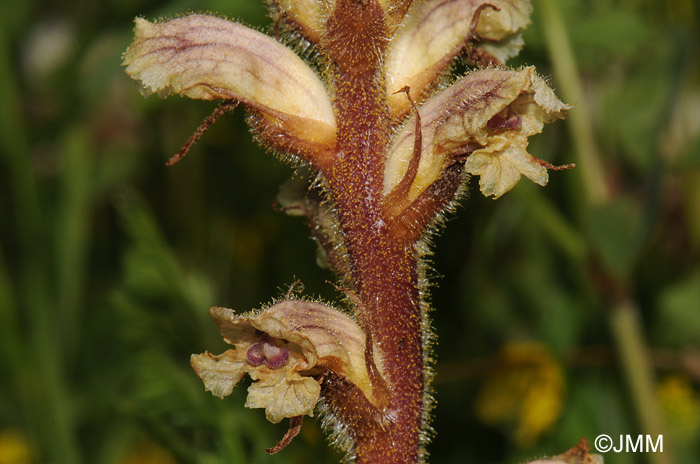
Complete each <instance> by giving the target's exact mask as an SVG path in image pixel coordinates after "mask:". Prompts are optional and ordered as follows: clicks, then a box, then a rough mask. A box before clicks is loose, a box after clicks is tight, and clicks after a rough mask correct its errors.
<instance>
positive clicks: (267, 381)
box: [245, 371, 321, 424]
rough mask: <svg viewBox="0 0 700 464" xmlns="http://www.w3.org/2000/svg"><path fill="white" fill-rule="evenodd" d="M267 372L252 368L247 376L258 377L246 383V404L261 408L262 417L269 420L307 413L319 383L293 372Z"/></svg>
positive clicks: (309, 413)
mask: <svg viewBox="0 0 700 464" xmlns="http://www.w3.org/2000/svg"><path fill="white" fill-rule="evenodd" d="M276 374H277V375H275V374H272V375H270V374H269V373H265V372H264V371H252V372H251V373H250V376H251V378H252V379H253V380H258V381H257V382H254V383H253V384H251V386H250V387H248V398H247V399H246V403H245V407H246V408H265V417H267V420H269V421H270V422H272V423H275V424H276V423H277V422H280V421H281V420H282V419H286V418H291V417H296V416H304V415H309V416H313V415H314V414H313V412H314V407H316V403H317V402H318V399H319V397H320V395H321V385H319V383H318V382H317V381H316V380H314V379H313V378H311V377H302V376H301V375H299V374H297V373H287V374H286V375H285V373H284V372H279V373H276Z"/></svg>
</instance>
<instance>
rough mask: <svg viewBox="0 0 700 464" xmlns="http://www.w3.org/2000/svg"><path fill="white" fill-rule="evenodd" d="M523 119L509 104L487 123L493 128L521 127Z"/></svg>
mask: <svg viewBox="0 0 700 464" xmlns="http://www.w3.org/2000/svg"><path fill="white" fill-rule="evenodd" d="M522 122H523V120H522V119H521V118H520V116H518V114H517V113H515V112H514V111H513V110H511V109H510V107H509V106H507V107H506V108H505V109H504V110H503V111H501V112H500V113H498V114H497V115H495V116H494V117H492V118H491V119H489V122H487V123H486V125H487V126H488V127H490V128H491V129H519V128H520V125H521V124H522Z"/></svg>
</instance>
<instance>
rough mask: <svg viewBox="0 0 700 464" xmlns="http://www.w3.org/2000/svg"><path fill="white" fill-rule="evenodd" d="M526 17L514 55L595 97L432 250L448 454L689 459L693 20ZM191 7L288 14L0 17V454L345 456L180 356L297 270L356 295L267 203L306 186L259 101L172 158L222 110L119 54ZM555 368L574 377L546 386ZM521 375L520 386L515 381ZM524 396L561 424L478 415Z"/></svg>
mask: <svg viewBox="0 0 700 464" xmlns="http://www.w3.org/2000/svg"><path fill="white" fill-rule="evenodd" d="M534 3H535V14H534V16H533V25H532V26H531V27H530V28H529V29H528V30H527V32H526V34H525V41H526V48H525V50H524V51H523V53H522V54H521V56H520V57H518V58H517V60H516V62H515V63H514V64H515V65H520V64H526V63H527V64H534V65H536V66H537V68H538V70H539V72H540V73H541V74H543V75H546V76H551V83H552V85H553V87H554V88H556V89H557V90H558V92H559V94H560V95H562V97H563V98H564V99H565V100H567V101H569V102H571V103H575V104H577V106H576V107H575V108H574V109H573V110H572V111H571V118H570V119H568V120H567V121H565V122H560V123H556V124H554V125H551V126H548V127H546V128H545V133H544V134H543V135H541V136H538V137H536V138H535V139H534V140H533V141H532V142H531V152H532V153H534V154H535V155H537V156H540V157H541V158H544V159H546V160H548V161H551V162H553V163H561V164H563V163H569V162H577V163H578V164H579V165H578V167H577V169H576V170H574V171H568V172H563V173H553V174H551V181H550V185H549V186H547V187H546V188H544V189H542V188H539V187H537V186H534V185H530V184H529V183H528V182H527V181H523V182H521V183H520V184H519V185H518V186H517V187H516V188H515V189H514V190H513V191H512V192H510V193H509V194H507V195H506V196H505V197H504V198H503V199H501V200H499V201H497V202H492V201H491V200H489V199H485V198H483V197H481V196H480V194H478V191H477V189H476V188H475V182H474V181H472V182H470V186H469V192H470V194H469V195H468V198H466V199H464V200H463V201H462V202H461V205H462V206H461V207H460V208H459V212H458V214H457V215H456V217H455V218H453V219H452V220H450V221H449V222H448V223H447V225H446V227H445V228H444V231H443V232H442V234H441V235H439V236H436V237H434V239H433V241H434V242H435V249H436V254H435V255H434V256H433V258H432V269H433V271H432V275H431V281H432V282H433V283H434V285H433V287H432V292H433V297H432V301H433V305H434V307H435V310H434V312H433V313H432V315H433V318H434V322H435V327H436V332H437V334H438V338H439V344H438V345H436V347H435V352H436V357H437V360H438V362H437V372H438V374H437V379H436V391H437V393H436V398H437V405H436V409H435V420H434V427H435V429H436V430H437V436H436V438H435V440H434V442H433V444H432V445H431V448H430V450H431V454H432V462H435V463H451V462H455V463H463V462H474V463H482V464H483V463H502V462H503V463H504V462H522V461H523V460H525V459H527V458H532V457H536V456H541V455H544V454H553V453H557V452H561V451H563V450H565V449H567V448H569V447H571V446H573V445H574V444H575V443H576V442H577V441H578V440H579V439H580V438H581V437H582V436H586V437H588V439H589V440H590V441H591V442H592V440H593V439H594V438H595V436H597V435H598V434H601V433H606V434H609V435H611V436H613V437H617V436H618V435H619V434H634V435H636V434H639V433H663V434H664V438H665V440H664V445H665V448H664V453H663V454H645V453H621V454H612V453H609V454H607V455H606V463H613V464H624V463H636V462H656V463H663V462H666V463H670V462H677V463H691V462H698V461H699V460H700V400H698V391H699V384H700V259H698V258H699V257H700V137H699V134H700V50H699V49H700V28H699V26H700V17H699V15H700V7H699V6H698V5H697V4H696V3H695V2H694V1H693V0H668V1H664V2H656V1H652V0H638V1H633V0H587V1H584V0H561V1H557V0H538V1H535V2H534ZM190 11H208V12H216V13H218V14H221V15H225V16H227V17H230V18H235V19H238V20H240V21H242V22H243V23H246V24H249V25H252V26H254V27H258V28H265V27H269V26H268V20H267V17H266V12H265V10H264V9H263V7H262V6H261V5H258V4H257V2H254V1H252V0H177V1H169V2H162V1H147V0H127V1H116V0H107V1H104V2H89V1H78V0H73V1H72V2H70V4H68V5H66V4H63V3H61V2H53V1H49V0H46V1H38V0H34V1H32V0H26V1H23V2H9V1H8V2H3V3H2V5H1V6H0V13H1V14H0V155H1V157H0V241H1V242H0V244H1V247H0V463H1V464H9V463H12V464H20V463H28V462H35V463H57V464H73V463H80V462H83V463H94V464H112V463H131V464H134V463H172V462H177V463H202V464H214V463H267V462H269V463H273V462H274V463H280V464H281V463H303V462H329V463H330V462H337V461H338V460H339V455H338V454H336V453H335V452H334V451H332V450H331V449H330V448H329V447H328V446H327V445H326V444H325V442H324V440H323V437H322V435H321V432H320V429H319V424H318V423H317V421H315V420H314V419H307V420H306V421H305V426H304V428H303V431H302V435H301V437H300V438H299V439H297V440H296V441H295V442H294V443H293V445H292V446H290V447H289V448H288V449H286V450H284V451H283V452H282V453H280V454H279V455H277V456H274V457H268V456H267V455H266V454H265V453H264V452H263V448H265V447H268V446H271V445H272V444H274V443H275V442H276V440H277V439H278V438H279V437H281V435H282V434H283V433H284V426H283V425H280V426H273V425H271V424H269V423H267V422H266V421H265V420H264V415H263V414H262V413H261V412H260V411H251V410H247V409H244V408H243V407H242V404H243V402H244V396H245V386H243V387H239V388H237V390H236V391H235V392H234V394H233V395H232V397H231V398H229V399H226V400H225V401H221V400H218V399H216V398H214V397H212V396H211V395H209V394H208V393H205V392H204V390H203V387H202V384H201V382H200V381H199V379H198V378H197V377H196V376H195V375H194V374H193V372H192V371H191V368H190V367H189V362H188V359H189V355H190V354H191V353H198V352H201V351H204V350H205V349H208V350H210V351H212V352H219V351H222V350H223V349H224V346H223V342H222V341H221V340H220V338H219V336H218V334H217V331H216V327H215V324H213V323H212V322H211V321H210V320H209V319H208V316H207V309H208V308H209V307H210V306H213V305H221V306H228V307H232V308H236V309H237V310H241V311H243V310H248V309H250V308H254V307H258V306H259V305H260V304H262V303H266V302H268V301H270V299H271V298H272V297H276V296H280V295H281V294H283V293H284V292H285V291H286V287H287V286H288V285H289V284H290V283H291V282H292V281H293V280H295V278H301V279H302V280H303V281H304V283H305V284H306V293H307V294H310V295H320V296H323V297H325V298H328V299H337V298H338V297H339V295H338V293H337V291H336V290H335V289H334V288H333V287H332V286H330V285H329V284H328V283H327V282H326V281H327V280H329V279H332V276H331V275H330V273H328V272H327V271H324V270H322V269H320V268H318V267H317V265H316V256H315V253H316V252H315V245H314V244H313V243H312V241H311V240H309V235H310V234H309V232H308V229H307V227H306V225H305V224H304V223H303V222H302V221H300V220H299V219H298V218H291V217H286V216H284V215H282V214H279V213H276V212H275V211H274V210H273V209H272V208H271V207H270V205H271V203H272V202H273V200H274V198H275V196H276V194H277V191H278V188H279V185H280V184H281V183H282V182H283V181H284V180H285V179H286V178H287V177H289V175H290V173H291V172H292V171H291V169H290V168H289V167H288V166H285V165H284V164H283V163H281V162H280V161H278V160H276V159H274V158H273V157H271V156H269V155H267V154H265V153H264V152H263V150H262V149H260V148H259V147H257V146H256V145H255V144H254V142H253V141H252V140H251V137H250V135H249V133H248V130H247V128H246V127H245V125H244V122H243V116H242V114H241V112H240V111H238V112H236V113H235V114H233V115H232V116H227V117H225V118H222V119H221V120H219V122H217V123H216V125H215V126H214V127H213V128H212V129H211V130H210V131H209V132H208V133H207V134H206V135H205V136H204V138H203V139H202V140H201V141H200V142H199V144H198V145H197V146H196V147H195V148H194V149H193V150H192V153H190V155H189V156H188V157H187V158H186V159H185V160H183V161H182V162H181V163H179V164H178V165H176V166H174V167H171V168H167V169H166V168H165V167H164V166H163V164H164V161H165V160H166V159H167V158H168V157H169V156H170V155H172V154H173V153H175V152H176V151H177V150H178V149H179V147H180V146H181V145H182V143H184V141H185V140H186V139H187V137H188V136H189V135H190V134H191V133H192V131H193V130H194V129H195V128H196V127H197V125H198V124H199V122H200V121H201V120H202V119H203V118H204V117H205V116H206V115H207V114H208V113H209V112H211V111H212V110H213V108H214V106H213V104H212V103H205V102H193V101H189V100H184V99H180V98H177V97H175V98H171V99H168V100H159V99H158V98H157V97H152V98H149V99H143V98H142V97H141V96H140V95H139V93H138V91H137V85H136V84H135V83H134V82H132V81H131V80H130V79H128V78H127V77H126V75H125V74H124V73H123V70H122V69H121V67H120V62H121V60H120V55H121V53H122V52H123V50H124V49H125V48H126V46H127V45H128V43H129V42H130V38H131V34H132V32H131V29H132V20H133V18H134V17H135V16H137V15H142V16H145V17H146V18H148V19H155V18H159V17H172V16H174V15H178V14H182V13H185V12H190ZM561 18H563V21H564V23H563V24H564V26H565V27H564V28H563V29H560V30H557V27H556V26H557V20H558V19H561ZM562 31H563V34H562ZM557 34H559V35H557ZM569 43H570V44H571V50H573V55H572V57H573V60H569V59H568V58H569V56H568V55H567V53H566V51H567V49H566V45H567V44H569ZM562 46H563V48H562ZM579 84H580V87H579ZM572 96H573V98H574V100H575V101H572V100H571V99H572ZM586 154H588V155H589V156H588V157H585V155H586ZM596 162H597V163H599V165H598V166H597V165H596ZM586 172H589V173H592V174H593V175H592V176H591V177H588V178H587V177H586ZM601 192H607V194H604V195H602V196H601V195H600V194H601ZM596 198H597V199H596ZM635 321H639V322H640V324H639V325H636V324H635ZM640 336H641V338H640ZM524 341H527V342H529V343H531V344H532V343H535V342H536V343H539V344H540V345H538V346H540V347H546V348H544V349H545V350H546V353H547V355H546V356H545V357H544V359H545V361H542V359H541V357H540V358H537V357H535V359H534V360H530V361H528V360H527V355H526V354H525V355H524V357H525V358H526V359H525V362H524V363H523V362H520V363H516V364H515V365H513V364H512V363H511V364H509V363H508V362H505V363H504V361H503V356H502V355H500V354H499V353H501V347H502V346H511V347H513V346H515V347H516V348H515V349H516V350H517V346H519V345H517V344H516V342H524ZM639 341H641V342H642V343H641V344H640V343H638V342H639ZM538 359H539V361H538ZM528 363H529V364H528ZM538 363H539V364H538ZM532 366H535V367H537V366H539V368H540V369H539V370H538V369H534V370H533V369H530V370H528V369H529V367H532ZM552 371H554V372H563V378H564V379H565V387H563V388H553V389H552V388H551V387H552V385H551V384H548V383H547V382H548V380H547V379H548V378H551V376H550V377H548V376H547V375H546V373H547V372H552ZM522 372H526V374H527V375H525V376H523V375H521V374H519V373H522ZM542 373H544V374H542ZM511 374H512V375H511ZM649 374H651V377H649ZM518 378H520V380H519V381H516V382H515V384H517V385H520V384H523V382H524V384H525V385H526V388H524V389H522V388H520V389H519V388H514V389H509V388H508V387H507V385H505V383H504V382H505V380H503V379H511V380H512V379H518ZM494 379H495V380H494ZM522 379H525V380H522ZM665 379H666V380H667V379H674V380H673V381H675V382H676V384H680V385H683V386H685V389H683V388H681V389H680V390H678V389H676V390H673V389H672V388H666V389H664V387H663V385H667V386H668V385H671V384H673V381H671V383H668V382H667V383H664V382H665V381H666V380H665ZM518 382H520V383H518ZM504 385H505V386H504ZM508 385H509V384H508ZM499 388H502V389H503V392H500V390H499V391H497V392H495V393H494V392H493V391H490V390H489V389H491V390H493V389H499ZM679 391H680V393H678V392H679ZM664 392H665V393H664ZM669 392H670V393H669ZM674 392H675V393H674ZM526 393H527V394H526ZM499 395H500V396H499ZM527 395H530V396H527ZM538 395H539V396H538ZM674 395H675V396H674ZM489 398H490V399H489ZM533 398H534V400H537V401H540V400H542V398H544V399H545V400H547V401H544V403H543V404H550V407H549V409H546V408H545V409H543V410H542V411H539V410H537V409H535V410H534V413H533V414H534V417H540V418H541V417H544V416H545V415H546V414H547V413H549V414H550V415H553V416H554V417H553V422H551V423H549V424H544V425H539V426H538V425H535V424H534V423H533V424H531V423H530V422H528V419H527V417H525V414H524V413H523V412H522V410H521V409H519V408H518V407H515V406H514V407H513V408H512V410H511V412H510V415H509V416H507V417H505V418H501V420H498V421H497V423H495V424H494V423H491V424H489V423H484V419H483V417H482V418H481V419H482V420H479V417H480V416H479V414H478V413H477V411H478V410H479V408H480V405H479V402H480V401H482V402H483V401H486V402H488V401H501V400H502V401H513V404H515V405H517V404H530V405H532V404H539V403H533V401H534V400H533ZM499 399H500V400H499ZM508 404H510V403H508ZM551 405H553V406H551ZM482 406H483V405H482ZM657 409H658V414H656V412H657ZM486 422H489V421H486ZM518 426H521V427H525V428H526V429H528V430H530V431H531V432H533V433H532V434H533V435H534V438H532V439H531V440H526V441H522V440H518V439H517V433H516V432H515V431H516V430H517V428H518ZM537 427H539V429H538V428H537ZM18 450H19V451H18ZM13 453H14V454H13ZM13 456H14V457H13Z"/></svg>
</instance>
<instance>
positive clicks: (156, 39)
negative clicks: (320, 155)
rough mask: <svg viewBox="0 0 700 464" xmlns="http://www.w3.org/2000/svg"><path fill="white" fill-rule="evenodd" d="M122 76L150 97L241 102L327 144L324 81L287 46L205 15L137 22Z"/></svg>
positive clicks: (329, 114)
mask: <svg viewBox="0 0 700 464" xmlns="http://www.w3.org/2000/svg"><path fill="white" fill-rule="evenodd" d="M135 34H136V37H135V39H134V42H133V43H132V44H131V46H130V47H129V48H128V49H127V51H126V52H125V53H124V64H125V65H126V66H127V68H126V72H127V74H129V75H130V76H131V77H133V78H134V79H138V80H140V81H141V82H142V83H143V85H144V87H145V88H146V89H147V90H149V91H151V92H159V93H161V94H166V95H167V94H169V93H177V94H182V95H185V96H188V97H190V98H197V99H203V100H213V99H234V100H238V101H242V102H244V103H246V104H248V105H250V106H252V107H253V108H255V109H257V110H259V111H261V112H262V113H264V114H265V115H266V116H267V117H269V118H272V119H273V120H274V121H276V123H277V124H280V125H281V126H283V127H284V128H285V129H286V130H287V131H289V132H290V133H292V134H294V135H295V136H297V137H299V138H301V139H303V140H306V141H312V142H316V143H324V144H327V145H332V143H333V141H334V140H335V127H336V124H335V116H334V114H333V108H332V106H331V102H330V100H329V98H328V95H327V94H326V91H325V88H324V86H323V83H322V82H321V80H320V79H319V78H318V76H317V75H316V73H315V72H314V71H313V70H312V69H311V68H309V67H308V66H307V65H306V64H305V63H304V62H303V61H302V60H301V58H299V57H298V56H296V55H295V54H294V53H293V52H292V51H291V50H290V49H288V48H287V47H285V46H284V45H282V44H280V43H278V42H277V41H275V40H274V39H272V38H270V37H268V36H266V35H264V34H261V33H260V32H257V31H254V30H252V29H250V28H247V27H245V26H241V25H240V24H236V23H234V22H231V21H227V20H225V19H221V18H217V17H214V16H206V15H190V16H185V17H182V18H177V19H174V20H172V21H167V22H163V23H149V22H148V21H146V20H144V19H142V18H137V19H136V27H135Z"/></svg>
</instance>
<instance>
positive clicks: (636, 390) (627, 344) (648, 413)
mask: <svg viewBox="0 0 700 464" xmlns="http://www.w3.org/2000/svg"><path fill="white" fill-rule="evenodd" d="M610 322H611V325H612V331H613V334H614V335H615V343H616V344H617V351H618V355H619V357H620V361H621V362H622V368H623V369H624V371H625V376H626V377H627V382H628V384H629V388H630V393H631V394H632V402H633V403H634V405H635V406H636V409H637V415H638V417H639V422H640V424H641V428H642V430H643V431H644V433H645V434H648V435H651V436H652V439H656V437H657V436H659V435H664V452H663V453H648V454H647V455H646V456H647V459H648V460H649V462H651V463H652V464H671V463H673V462H674V459H673V454H672V450H671V447H670V443H668V438H669V437H668V435H665V434H664V433H663V432H664V429H663V425H662V421H661V413H660V411H659V408H658V405H657V403H656V399H655V396H654V378H653V371H652V367H651V363H650V362H649V359H650V357H649V350H648V349H647V346H646V344H645V341H644V336H643V332H642V325H641V322H640V320H639V308H637V306H636V305H635V304H634V303H633V302H631V301H629V300H627V301H622V302H620V303H619V304H617V305H616V307H615V308H614V309H613V311H612V314H611V316H610Z"/></svg>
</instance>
